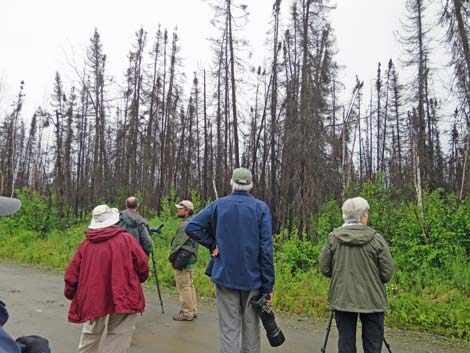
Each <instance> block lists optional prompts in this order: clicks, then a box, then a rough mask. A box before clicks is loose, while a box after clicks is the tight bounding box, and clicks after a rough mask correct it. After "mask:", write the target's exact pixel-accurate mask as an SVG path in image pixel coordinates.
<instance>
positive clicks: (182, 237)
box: [169, 217, 198, 264]
mask: <svg viewBox="0 0 470 353" xmlns="http://www.w3.org/2000/svg"><path fill="white" fill-rule="evenodd" d="M190 219H191V217H188V218H186V219H185V220H184V221H183V222H181V223H180V224H178V227H176V233H175V236H174V237H173V240H172V241H171V250H170V256H169V259H171V258H173V257H174V256H175V255H176V253H177V252H178V250H179V249H180V248H181V247H182V246H183V245H184V244H188V245H191V247H192V248H193V249H194V254H193V255H191V257H190V258H189V263H190V264H195V263H196V261H197V245H198V244H197V242H196V241H195V240H192V239H191V238H189V237H188V236H187V234H186V231H185V230H184V229H185V228H186V225H187V224H188V222H189V220H190Z"/></svg>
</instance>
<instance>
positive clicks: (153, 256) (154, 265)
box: [150, 250, 165, 314]
mask: <svg viewBox="0 0 470 353" xmlns="http://www.w3.org/2000/svg"><path fill="white" fill-rule="evenodd" d="M150 256H151V257H152V265H153V273H154V274H155V282H156V284H157V292H158V298H159V299H160V306H161V307H162V314H165V310H164V309H163V300H162V293H161V292H160V283H159V282H158V274H157V264H156V262H155V254H154V252H153V250H152V252H151V253H150Z"/></svg>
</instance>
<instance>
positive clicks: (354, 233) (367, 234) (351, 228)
mask: <svg viewBox="0 0 470 353" xmlns="http://www.w3.org/2000/svg"><path fill="white" fill-rule="evenodd" d="M375 233H376V231H375V230H373V229H372V228H370V227H368V226H366V225H365V224H350V225H346V226H343V227H340V228H336V229H335V230H334V231H333V234H334V236H335V237H336V238H337V239H338V241H339V242H340V243H342V244H344V245H348V246H362V245H364V244H367V243H369V242H370V241H371V240H372V239H373V238H374V235H375Z"/></svg>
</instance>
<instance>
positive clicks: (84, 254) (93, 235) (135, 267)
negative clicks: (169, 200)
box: [64, 205, 149, 353]
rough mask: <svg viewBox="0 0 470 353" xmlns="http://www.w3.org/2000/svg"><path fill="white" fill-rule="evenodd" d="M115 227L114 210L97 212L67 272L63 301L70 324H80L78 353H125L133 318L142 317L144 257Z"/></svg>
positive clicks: (103, 207) (116, 215)
mask: <svg viewBox="0 0 470 353" xmlns="http://www.w3.org/2000/svg"><path fill="white" fill-rule="evenodd" d="M118 222H119V210H118V209H116V208H110V207H108V206H107V205H100V206H96V207H95V208H94V209H93V212H92V220H91V224H90V226H89V227H88V229H87V230H86V232H85V235H86V239H85V240H84V241H83V242H82V243H81V244H80V245H79V247H78V249H77V251H76V252H75V254H74V256H73V258H72V260H71V261H70V264H69V265H68V267H67V269H66V270H65V278H64V279H65V288H64V295H65V297H66V298H68V299H71V300H72V303H71V305H70V309H69V314H68V320H69V321H70V322H74V323H84V324H83V328H82V334H81V337H80V343H79V346H78V350H77V353H84V352H87V353H94V352H97V353H98V352H104V353H106V352H112V353H125V352H128V350H129V347H130V344H131V338H132V334H133V333H134V329H135V321H136V318H137V313H142V312H143V311H144V307H145V298H144V293H143V290H142V286H141V283H142V282H144V281H145V280H146V279H147V277H148V274H149V267H148V260H147V256H146V255H145V252H144V251H143V250H142V247H141V246H140V244H139V243H138V242H137V240H136V239H135V238H134V237H133V236H132V235H130V234H129V233H127V232H126V231H125V230H123V229H121V228H118V227H117V226H115V225H116V224H117V223H118ZM106 319H107V321H108V324H107V331H106V333H105V327H106ZM103 335H105V337H104V338H103V341H102V343H101V344H102V345H103V346H102V347H100V342H101V338H102V336H103Z"/></svg>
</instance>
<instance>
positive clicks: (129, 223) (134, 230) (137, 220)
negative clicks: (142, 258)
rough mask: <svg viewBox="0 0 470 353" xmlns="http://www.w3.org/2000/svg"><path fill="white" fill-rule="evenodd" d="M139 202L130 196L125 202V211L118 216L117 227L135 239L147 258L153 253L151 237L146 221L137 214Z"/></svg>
mask: <svg viewBox="0 0 470 353" xmlns="http://www.w3.org/2000/svg"><path fill="white" fill-rule="evenodd" d="M138 209H139V200H138V199H137V198H136V197H134V196H130V197H128V198H127V200H126V209H125V210H124V211H122V212H121V214H120V216H119V225H118V226H119V227H120V228H122V229H124V230H125V231H126V232H128V233H129V234H131V235H132V236H133V237H134V238H136V239H137V241H138V242H139V244H140V246H142V249H144V251H145V253H146V254H147V256H148V255H149V254H150V253H151V252H152V251H153V247H152V237H151V236H150V234H149V230H148V225H147V221H146V220H145V218H144V217H142V216H141V215H139V214H138V213H137V210H138Z"/></svg>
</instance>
